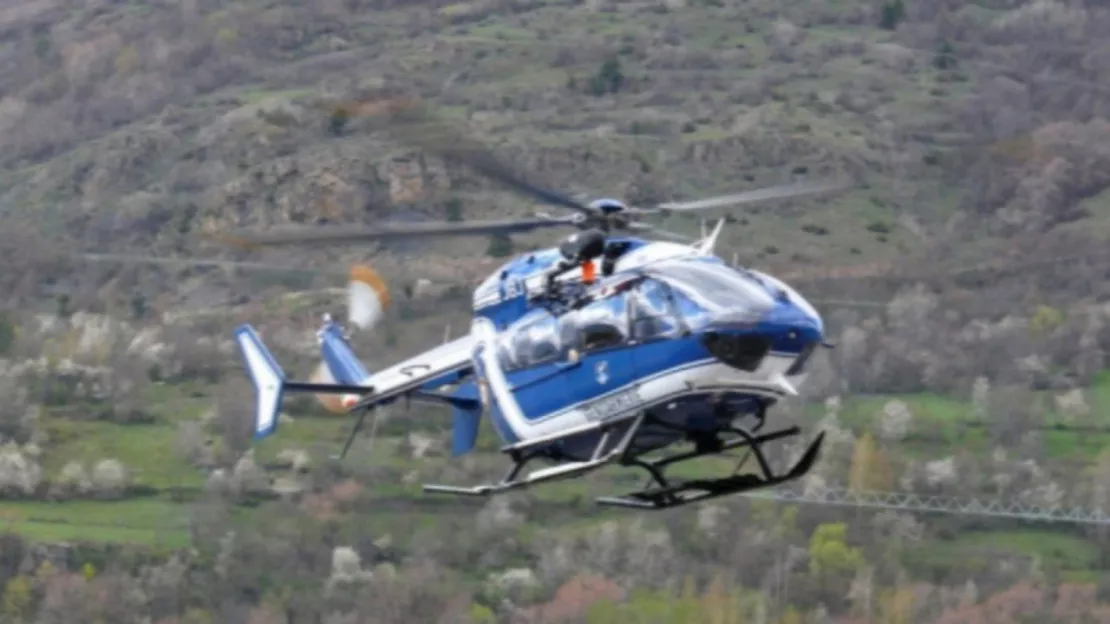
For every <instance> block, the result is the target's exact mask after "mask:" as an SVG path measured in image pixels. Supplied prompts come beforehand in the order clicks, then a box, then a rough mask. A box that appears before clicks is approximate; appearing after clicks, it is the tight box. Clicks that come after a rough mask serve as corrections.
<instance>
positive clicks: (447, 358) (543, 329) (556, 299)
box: [234, 150, 840, 509]
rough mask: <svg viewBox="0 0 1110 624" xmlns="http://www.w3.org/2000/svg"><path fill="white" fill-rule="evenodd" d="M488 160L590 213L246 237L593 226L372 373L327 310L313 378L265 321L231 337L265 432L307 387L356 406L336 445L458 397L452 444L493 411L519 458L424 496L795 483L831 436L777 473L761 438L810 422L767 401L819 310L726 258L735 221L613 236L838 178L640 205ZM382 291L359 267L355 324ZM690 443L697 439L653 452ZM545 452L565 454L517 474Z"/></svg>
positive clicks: (811, 334) (490, 171)
mask: <svg viewBox="0 0 1110 624" xmlns="http://www.w3.org/2000/svg"><path fill="white" fill-rule="evenodd" d="M444 152H447V150H440V153H444ZM452 155H454V156H456V157H458V158H460V160H464V161H466V160H469V161H470V162H468V163H467V164H471V165H473V160H474V159H473V158H470V159H467V158H463V157H462V155H461V154H460V153H459V152H455V153H454V154H451V153H448V154H447V156H452ZM468 155H470V156H472V154H468ZM477 160H479V161H480V163H481V164H480V165H479V166H476V167H474V168H475V169H477V170H478V171H479V172H481V173H484V174H486V175H487V176H489V177H491V178H494V179H495V180H499V181H501V182H504V183H507V184H508V185H509V186H510V187H511V188H514V189H516V190H518V191H523V192H526V193H528V194H530V195H532V196H533V197H538V198H540V199H542V200H544V201H548V202H551V203H556V204H560V205H563V206H566V207H569V208H572V209H574V210H576V212H577V213H578V214H577V215H575V217H574V218H559V217H552V216H547V215H545V216H541V217H539V218H537V219H530V220H522V221H496V222H477V223H476V222H466V223H440V224H428V223H421V224H414V225H408V226H404V227H393V228H389V229H383V228H377V229H374V230H365V229H361V228H357V227H343V228H340V229H315V230H309V231H308V232H301V233H288V232H286V233H271V234H261V235H249V234H248V235H239V236H236V237H235V238H234V240H235V241H236V242H238V243H240V244H247V245H273V244H284V243H301V242H308V241H339V240H344V241H358V240H371V239H383V238H386V239H388V238H395V237H404V236H417V237H419V236H428V235H433V236H434V235H460V234H474V233H482V234H490V233H499V232H503V233H511V232H519V231H524V230H531V229H536V228H541V227H549V226H563V227H566V226H572V227H577V228H579V229H580V230H581V231H579V232H577V233H575V234H573V235H571V236H570V237H569V238H567V239H566V240H565V242H564V243H563V244H562V245H560V246H559V247H557V248H550V249H543V250H540V251H536V252H532V253H528V254H524V255H521V256H518V257H516V258H513V259H512V260H511V261H509V262H508V263H506V264H505V265H503V266H502V267H501V268H500V269H498V270H497V271H496V272H494V273H493V274H492V275H490V276H489V278H488V279H486V280H485V281H484V282H483V283H482V284H481V285H479V286H478V287H477V289H476V290H475V291H474V319H473V322H472V325H471V327H470V331H469V332H468V333H467V334H466V335H464V336H461V337H459V338H456V339H454V340H452V341H450V342H447V343H445V344H443V345H441V346H438V347H436V348H433V349H431V350H429V351H426V352H424V353H421V354H420V355H417V356H415V357H412V358H409V359H407V360H405V361H403V362H400V363H398V364H396V365H394V366H391V367H389V368H386V369H384V370H381V371H378V372H375V373H371V372H369V371H368V370H367V368H366V367H365V366H364V365H363V364H362V363H361V362H360V360H359V359H358V357H357V356H356V355H355V353H354V352H353V351H352V349H351V347H350V345H349V343H348V336H347V335H346V334H345V330H344V328H343V327H341V326H340V325H338V324H337V323H335V322H333V321H332V320H331V319H330V318H329V317H325V321H324V324H323V326H322V327H321V328H320V330H319V331H318V339H319V344H320V352H321V357H322V363H321V365H320V366H319V367H318V368H317V372H316V373H315V374H314V375H313V377H312V378H311V380H310V381H306V382H300V381H290V380H288V379H287V378H286V375H285V373H284V372H283V371H282V369H281V367H280V366H279V365H278V363H277V362H276V361H275V360H274V358H273V356H272V355H271V354H270V352H269V351H268V349H267V348H266V346H265V345H264V344H263V341H262V339H261V338H260V336H259V334H258V333H257V332H256V331H255V329H254V328H252V327H251V326H250V325H243V326H241V327H239V328H238V329H237V330H236V331H235V339H236V341H237V343H238V347H239V349H240V350H241V352H242V355H243V358H244V362H245V365H246V370H247V373H248V374H249V376H250V379H251V381H252V382H253V384H254V387H255V390H256V411H255V435H256V438H263V437H266V436H269V435H271V434H272V433H274V431H275V430H276V428H277V425H278V413H279V409H280V406H281V403H282V401H283V397H284V395H285V393H287V392H307V393H314V394H316V395H317V396H318V397H319V398H320V399H321V401H322V402H323V403H324V404H325V405H326V406H328V407H329V408H331V409H333V410H347V411H350V412H352V413H357V414H358V420H357V422H356V424H355V426H354V428H353V430H352V431H351V435H350V437H349V438H348V439H347V443H346V445H345V446H344V448H343V451H342V454H341V455H340V457H342V456H344V455H345V454H346V452H347V450H348V449H349V448H350V445H351V442H352V440H353V439H354V437H355V436H356V434H357V433H358V431H359V430H360V429H361V427H362V424H363V421H364V419H365V417H366V415H367V414H368V413H370V412H371V411H372V410H374V409H375V408H378V407H379V406H383V405H387V404H390V403H392V402H394V401H397V400H398V399H405V400H419V401H428V402H434V403H440V404H443V405H446V406H449V407H450V408H451V410H452V420H453V440H452V454H453V455H455V456H459V455H463V454H466V453H468V452H469V451H471V450H472V449H473V447H474V445H475V442H476V439H477V435H478V430H479V426H480V424H481V422H482V421H483V420H488V421H489V424H490V425H492V427H493V429H494V431H495V432H496V433H497V435H498V436H499V437H500V438H501V439H502V440H503V442H504V446H503V448H502V452H503V453H504V454H505V455H507V456H508V458H509V459H510V460H511V469H510V470H509V471H508V473H507V474H506V475H505V476H504V477H503V478H502V479H501V480H500V481H498V482H496V483H487V484H482V485H477V486H474V487H455V486H447V485H426V486H424V490H425V491H426V492H438V493H450V494H457V495H472V496H485V495H490V494H495V493H499V492H505V491H509V490H514V489H517V488H524V487H528V486H532V485H535V484H539V483H543V482H547V481H551V480H554V479H563V478H571V477H576V476H580V475H583V474H585V473H588V472H590V471H593V470H596V469H599V468H602V467H604V466H609V465H622V466H637V467H640V468H642V469H644V470H645V471H646V472H647V473H648V474H649V475H650V477H651V479H652V481H653V482H654V485H653V486H652V487H648V488H646V489H643V490H642V491H637V492H633V493H630V494H628V495H624V496H614V497H604V498H599V499H597V502H598V503H601V504H604V505H612V506H624V507H633V508H646V509H663V508H669V507H675V506H679V505H683V504H687V503H691V502H694V501H698V500H703V499H707V498H713V497H717V496H722V495H726V494H732V493H737V492H743V491H747V490H751V489H754V488H759V487H766V486H771V485H775V484H779V483H783V482H787V481H791V480H794V479H797V478H799V477H801V476H803V475H804V474H805V473H806V472H808V471H809V469H810V468H811V467H812V466H813V464H814V462H815V460H816V459H817V457H818V454H819V451H820V448H821V445H822V442H823V439H824V433H820V434H818V435H817V436H816V438H815V439H814V440H813V441H812V443H811V444H810V445H809V446H808V447H807V449H806V450H805V452H804V453H802V455H801V457H800V459H798V461H797V462H796V463H795V464H794V466H793V467H791V468H790V469H789V470H788V471H785V472H781V473H776V472H775V471H774V470H773V469H772V467H771V465H770V462H769V461H768V459H767V457H766V455H765V453H764V451H763V445H764V444H767V443H768V442H772V441H775V440H782V439H786V438H791V437H794V436H798V435H800V434H801V431H800V429H799V428H798V427H788V428H782V429H778V430H774V431H764V425H765V424H766V421H767V415H768V410H769V408H771V407H772V406H773V405H775V404H776V402H778V401H780V400H781V399H783V398H784V397H788V396H791V395H795V394H796V393H797V388H798V387H799V385H800V384H801V383H803V382H804V380H805V377H806V363H807V361H808V360H809V358H810V356H811V355H812V354H813V352H814V350H815V349H817V348H820V347H822V346H826V347H827V346H829V345H828V344H826V343H825V342H824V341H823V325H822V320H821V317H820V315H819V314H818V313H817V311H816V310H815V309H814V308H813V306H811V305H810V304H809V303H808V302H807V301H806V300H805V299H804V298H803V297H802V296H801V295H799V294H798V293H797V292H795V291H794V290H793V289H791V288H790V287H789V286H788V285H786V284H784V283H783V282H781V281H780V280H778V279H776V278H774V277H772V276H770V275H767V274H764V273H761V272H758V271H755V270H750V269H743V268H734V267H731V266H729V265H728V264H726V263H725V262H724V261H722V260H721V259H720V258H718V257H717V256H715V255H714V254H713V248H714V245H715V243H716V241H717V239H718V237H719V235H720V233H721V230H722V227H723V225H724V220H723V219H722V220H721V221H719V222H718V223H717V225H716V227H715V228H714V229H713V231H712V232H711V233H710V234H709V235H708V236H706V237H704V238H703V239H702V240H700V241H696V242H694V243H692V244H682V243H677V242H663V241H650V240H645V239H642V238H638V237H633V236H618V235H613V234H611V232H612V231H613V230H615V229H626V230H640V231H645V230H651V229H652V228H650V226H647V225H645V224H642V223H637V222H635V221H633V217H634V216H636V215H637V214H648V213H658V212H664V211H687V210H696V209H701V208H708V207H714V206H721V205H726V204H739V203H745V202H751V201H757V200H765V199H773V198H783V197H791V196H796V195H800V194H808V193H814V192H823V191H828V190H832V189H835V188H840V187H839V186H838V185H832V184H806V183H803V184H794V185H790V186H786V187H776V188H771V189H763V190H759V191H753V192H748V193H740V194H736V195H731V196H727V197H718V198H714V199H709V200H701V201H698V202H688V203H682V204H677V203H676V204H664V205H660V206H656V207H654V208H651V209H647V210H645V209H634V208H630V207H628V206H626V205H625V204H623V203H622V202H620V201H616V200H599V201H594V202H589V203H584V202H580V201H578V200H575V199H572V198H570V197H568V196H565V195H561V194H558V193H555V192H553V191H550V190H548V189H542V188H539V187H536V186H534V185H532V184H531V183H526V182H523V178H522V177H520V176H518V175H515V174H513V173H511V172H510V171H509V169H508V168H507V167H504V166H502V165H500V164H496V165H495V166H491V165H490V163H491V162H494V161H492V159H491V157H490V156H488V155H486V154H481V155H480V158H478V159H477ZM388 303H389V295H388V291H387V289H386V286H385V283H384V282H383V281H382V279H381V278H380V277H379V276H378V275H377V274H376V273H375V272H374V271H373V270H372V269H370V268H368V267H365V266H358V267H355V268H354V269H352V271H351V275H350V281H349V283H348V315H349V320H350V322H351V324H352V325H354V326H356V327H359V328H368V327H371V326H373V325H374V324H375V323H377V322H378V320H380V319H381V318H382V314H383V310H384V309H385V306H386V305H388ZM329 397H330V398H329ZM337 398H338V400H336V399H337ZM682 443H691V444H692V448H690V449H689V450H684V451H676V452H673V453H671V454H669V455H667V454H663V455H662V456H658V457H657V456H655V455H657V454H659V453H663V452H664V451H666V450H668V449H669V447H672V446H675V445H679V444H682ZM741 447H747V448H748V449H750V455H754V456H755V458H756V461H757V463H758V471H757V472H756V473H754V474H751V473H749V474H739V475H737V474H735V473H734V474H733V475H732V476H722V477H720V478H715V479H696V480H685V481H673V480H670V479H668V478H667V477H666V475H665V470H666V467H667V466H669V465H672V464H675V463H677V462H682V461H686V460H690V459H694V458H696V457H701V456H705V455H711V454H719V453H722V452H724V451H726V450H729V449H734V448H741ZM750 455H749V456H750ZM535 459H542V460H547V461H548V462H551V463H553V465H552V466H550V467H547V468H542V469H539V470H534V471H532V472H531V473H529V474H527V475H524V476H521V472H522V470H523V469H524V468H525V466H526V464H528V463H529V462H531V461H532V460H535Z"/></svg>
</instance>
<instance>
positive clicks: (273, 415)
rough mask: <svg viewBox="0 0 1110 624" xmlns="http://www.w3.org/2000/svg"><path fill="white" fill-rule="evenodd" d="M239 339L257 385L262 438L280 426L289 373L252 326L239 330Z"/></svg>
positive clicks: (256, 432)
mask: <svg viewBox="0 0 1110 624" xmlns="http://www.w3.org/2000/svg"><path fill="white" fill-rule="evenodd" d="M235 341H236V343H238V345H239V351H240V352H241V353H242V354H243V362H244V363H245V364H246V368H247V374H248V375H250V378H251V383H252V384H254V393H255V402H254V410H255V411H254V439H256V440H260V439H262V438H265V437H267V436H269V435H271V434H272V433H273V432H274V431H275V430H276V429H277V425H278V414H279V410H280V409H281V401H282V397H283V395H284V394H285V373H284V372H283V371H282V370H281V367H280V366H278V364H277V361H276V360H274V356H273V355H272V354H271V353H270V350H269V349H267V348H266V345H264V344H262V339H261V338H259V337H258V333H257V332H256V331H254V328H253V327H251V326H250V325H241V326H240V327H239V328H238V329H236V330H235Z"/></svg>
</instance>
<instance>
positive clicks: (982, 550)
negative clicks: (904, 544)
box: [906, 529, 1101, 583]
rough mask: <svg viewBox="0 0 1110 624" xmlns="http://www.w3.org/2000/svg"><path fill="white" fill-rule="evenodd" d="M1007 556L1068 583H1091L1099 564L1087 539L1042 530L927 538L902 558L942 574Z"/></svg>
mask: <svg viewBox="0 0 1110 624" xmlns="http://www.w3.org/2000/svg"><path fill="white" fill-rule="evenodd" d="M1011 557H1018V558H1024V559H1026V560H1027V561H1029V563H1033V562H1036V564H1037V565H1038V566H1039V568H1040V569H1041V570H1042V571H1044V572H1046V573H1050V574H1056V575H1059V576H1060V578H1061V580H1064V581H1070V582H1081V583H1089V582H1095V581H1097V580H1098V578H1099V573H1098V572H1097V570H1098V569H1099V568H1100V567H1101V562H1100V560H1099V555H1098V551H1097V550H1096V549H1093V548H1091V542H1090V540H1088V539H1084V538H1083V537H1079V536H1076V535H1070V534H1067V533H1061V532H1057V531H1051V530H1045V529H1014V530H1003V531H969V532H966V533H961V534H960V535H958V536H956V537H955V538H953V539H934V540H930V541H929V543H928V545H924V546H921V547H918V548H915V549H913V550H911V553H910V556H909V557H908V558H907V559H906V560H907V561H908V562H909V564H910V566H911V567H913V568H916V569H917V570H918V571H919V572H922V573H929V571H933V573H936V574H940V575H945V574H950V573H951V571H952V570H967V571H974V570H985V569H988V568H990V567H993V566H995V565H997V562H998V561H999V560H1000V559H1005V558H1011Z"/></svg>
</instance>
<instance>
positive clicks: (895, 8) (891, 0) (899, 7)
mask: <svg viewBox="0 0 1110 624" xmlns="http://www.w3.org/2000/svg"><path fill="white" fill-rule="evenodd" d="M905 17H906V4H905V2H903V1H902V0H887V2H884V3H883V12H882V15H880V17H879V26H881V27H883V28H885V29H887V30H894V29H895V28H898V24H899V23H901V21H902V20H903V19H905Z"/></svg>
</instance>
